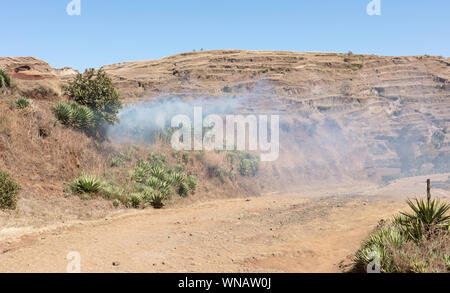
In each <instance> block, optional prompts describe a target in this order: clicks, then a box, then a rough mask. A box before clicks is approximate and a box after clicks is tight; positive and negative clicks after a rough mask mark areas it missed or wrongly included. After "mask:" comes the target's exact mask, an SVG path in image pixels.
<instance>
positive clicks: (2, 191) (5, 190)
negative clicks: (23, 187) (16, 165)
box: [0, 171, 20, 210]
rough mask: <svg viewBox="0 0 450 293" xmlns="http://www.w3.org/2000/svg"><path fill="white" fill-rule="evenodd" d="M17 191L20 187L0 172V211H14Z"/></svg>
mask: <svg viewBox="0 0 450 293" xmlns="http://www.w3.org/2000/svg"><path fill="white" fill-rule="evenodd" d="M19 191H20V186H19V185H18V184H17V183H16V182H14V180H13V179H11V177H10V176H9V175H8V173H6V172H3V171H0V209H11V210H14V209H15V208H16V205H17V200H18V198H17V195H18V193H19Z"/></svg>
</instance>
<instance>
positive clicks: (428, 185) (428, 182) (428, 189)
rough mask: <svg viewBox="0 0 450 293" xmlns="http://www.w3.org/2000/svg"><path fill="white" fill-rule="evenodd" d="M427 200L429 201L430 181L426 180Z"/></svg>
mask: <svg viewBox="0 0 450 293" xmlns="http://www.w3.org/2000/svg"><path fill="white" fill-rule="evenodd" d="M427 200H428V202H430V201H431V180H430V179H427Z"/></svg>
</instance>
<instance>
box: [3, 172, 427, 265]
mask: <svg viewBox="0 0 450 293" xmlns="http://www.w3.org/2000/svg"><path fill="white" fill-rule="evenodd" d="M418 182H422V179H420V180H418ZM403 184H404V185H405V186H414V184H411V183H410V182H406V181H405V182H404V183H403ZM416 188H417V185H416ZM391 189H392V188H391ZM397 190H398V189H397ZM378 192H380V193H378V194H377V195H375V194H370V193H371V192H366V193H355V194H348V193H347V194H345V193H344V194H342V193H340V194H338V193H336V194H334V195H333V194H330V195H324V196H316V195H314V196H301V195H299V194H287V195H267V196H262V197H258V198H249V199H227V200H219V201H213V202H209V203H197V204H191V205H189V206H184V207H177V208H170V209H163V210H152V209H149V210H145V211H139V212H137V213H134V214H128V215H122V216H120V217H115V218H113V219H111V218H109V219H104V220H101V221H96V222H90V223H84V224H77V225H74V226H71V227H65V228H63V229H59V230H55V231H52V232H45V233H35V234H32V235H27V236H22V237H21V238H20V239H19V240H17V241H9V242H3V243H0V271H1V272H66V267H67V264H68V263H69V261H68V260H67V259H66V257H67V254H68V253H69V252H70V251H77V252H79V253H80V256H81V272H340V271H342V270H343V268H342V266H343V265H344V266H345V265H346V264H348V263H349V258H348V257H349V256H351V255H352V254H353V253H354V252H355V251H356V250H357V248H358V247H359V245H360V243H361V241H362V240H363V239H365V238H366V237H367V235H368V234H369V233H370V231H372V229H374V228H375V227H376V225H377V223H378V221H379V220H380V219H382V218H389V217H391V216H392V215H393V214H394V213H395V212H397V211H398V210H400V209H404V208H405V204H404V198H403V197H402V196H398V194H397V195H395V196H393V195H389V196H382V195H380V194H381V193H382V194H392V192H391V191H390V190H388V189H384V190H378ZM408 193H409V191H408ZM113 263H114V265H113Z"/></svg>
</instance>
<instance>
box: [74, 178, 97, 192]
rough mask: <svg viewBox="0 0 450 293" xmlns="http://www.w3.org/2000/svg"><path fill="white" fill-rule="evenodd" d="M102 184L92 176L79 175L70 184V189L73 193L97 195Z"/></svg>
mask: <svg viewBox="0 0 450 293" xmlns="http://www.w3.org/2000/svg"><path fill="white" fill-rule="evenodd" d="M101 186H102V183H101V181H100V179H98V178H97V177H96V176H94V175H85V174H83V175H81V176H80V177H78V178H76V179H75V180H74V181H73V182H72V183H71V184H70V188H71V190H72V191H73V192H74V193H78V194H82V193H97V192H99V191H100V189H101Z"/></svg>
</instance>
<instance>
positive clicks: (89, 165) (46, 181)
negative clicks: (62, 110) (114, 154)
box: [0, 101, 111, 191]
mask: <svg viewBox="0 0 450 293" xmlns="http://www.w3.org/2000/svg"><path fill="white" fill-rule="evenodd" d="M51 104H52V103H50V102H46V101H34V102H33V105H32V107H29V109H26V110H18V109H12V108H11V107H10V106H9V105H8V103H6V102H5V101H2V102H1V103H0V158H1V160H0V168H1V169H3V170H5V171H8V172H9V173H10V174H12V176H13V177H14V178H15V179H16V180H17V181H18V182H19V183H20V184H21V185H22V186H24V187H28V188H33V187H36V185H39V188H42V189H44V190H50V191H51V190H55V187H56V191H62V189H63V185H64V182H65V181H66V180H67V179H68V178H71V177H74V176H75V175H77V174H78V173H80V172H81V171H82V170H91V171H97V172H99V170H101V169H103V168H104V166H105V165H106V160H107V154H108V153H109V152H111V146H110V145H108V144H107V143H103V144H100V143H98V142H96V141H94V140H92V139H90V138H88V137H87V136H86V135H84V134H83V133H81V132H78V131H75V130H71V129H67V128H65V127H63V126H61V125H58V124H57V123H55V120H54V116H53V114H52V112H51V110H50V107H51Z"/></svg>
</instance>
